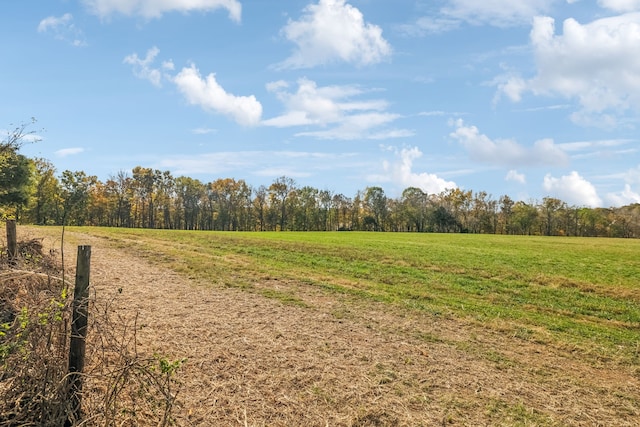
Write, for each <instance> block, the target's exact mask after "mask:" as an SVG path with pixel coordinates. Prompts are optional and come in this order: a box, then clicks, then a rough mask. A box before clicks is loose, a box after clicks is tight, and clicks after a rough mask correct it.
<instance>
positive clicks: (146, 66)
mask: <svg viewBox="0 0 640 427" xmlns="http://www.w3.org/2000/svg"><path fill="white" fill-rule="evenodd" d="M159 53H160V49H158V48H157V47H155V46H154V47H152V48H151V49H149V50H148V51H147V55H146V56H145V57H144V59H140V58H139V57H138V55H137V54H136V53H134V54H131V55H129V56H127V57H126V58H124V63H126V64H130V65H132V66H133V74H134V75H135V76H136V77H138V78H140V79H144V80H148V81H149V82H151V83H152V84H153V85H154V86H156V87H160V86H161V85H162V81H163V80H167V81H170V82H172V83H174V84H175V85H176V86H177V88H178V90H179V91H180V92H181V93H182V95H183V96H184V97H185V98H186V100H187V102H189V104H191V105H197V106H199V107H201V108H202V109H204V110H206V111H213V112H215V113H220V114H224V115H227V116H229V117H231V118H233V119H234V120H235V121H236V122H237V123H239V124H241V125H244V126H254V125H257V124H259V123H260V118H261V116H262V105H261V104H260V102H259V101H258V100H257V99H256V97H255V96H253V95H251V96H236V95H233V94H230V93H227V92H226V91H225V90H224V88H223V87H222V86H220V84H219V83H218V82H217V81H216V76H215V74H213V73H211V74H209V75H208V76H207V77H206V78H203V77H202V76H201V75H200V71H199V70H198V69H197V68H196V66H195V65H193V64H192V65H191V66H189V67H184V68H183V69H182V70H181V71H180V72H179V73H178V74H177V75H175V76H174V75H171V74H170V73H169V71H173V70H174V69H175V66H174V64H173V62H172V61H164V62H163V63H162V65H161V67H160V68H154V66H153V64H154V62H155V60H156V57H157V56H158V54H159Z"/></svg>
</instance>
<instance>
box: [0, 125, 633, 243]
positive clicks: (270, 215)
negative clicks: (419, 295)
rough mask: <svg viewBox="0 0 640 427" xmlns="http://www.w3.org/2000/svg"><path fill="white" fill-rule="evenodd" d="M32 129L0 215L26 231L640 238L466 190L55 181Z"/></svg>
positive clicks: (142, 172)
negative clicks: (29, 154)
mask: <svg viewBox="0 0 640 427" xmlns="http://www.w3.org/2000/svg"><path fill="white" fill-rule="evenodd" d="M26 127H27V125H21V126H18V127H16V128H15V129H14V130H12V131H11V132H8V133H7V136H6V137H5V138H4V139H3V140H2V141H0V209H2V213H3V214H4V215H5V216H6V215H11V216H14V217H16V219H19V220H20V221H21V222H24V223H33V224H39V225H63V224H67V225H93V226H107V227H136V228H164V229H180V230H221V231H349V230H353V231H394V232H440V233H492V234H494V233H495V234H521V235H547V236H560V235H564V236H589V237H596V236H603V237H625V238H638V237H640V204H632V205H628V206H623V207H616V208H589V207H582V206H571V205H568V204H567V203H565V202H563V201H562V200H559V199H557V198H553V197H545V198H543V199H542V201H529V202H524V201H514V200H513V199H511V198H510V197H509V196H506V195H503V196H500V197H499V198H497V199H496V198H494V197H492V196H491V195H490V194H488V193H486V192H484V191H479V192H475V191H472V190H462V189H459V188H452V189H448V190H445V191H442V192H440V193H438V194H428V193H426V192H424V191H422V190H421V189H420V188H416V187H409V188H406V189H405V190H404V191H403V192H402V194H401V196H400V197H395V198H394V197H388V196H387V195H386V194H385V192H384V190H383V189H382V188H381V187H377V186H372V187H367V188H365V189H364V190H361V191H358V192H357V193H356V194H355V195H354V196H353V197H348V196H345V195H344V194H339V193H334V192H332V191H330V190H320V189H317V188H314V187H310V186H299V185H298V184H297V183H296V182H295V181H294V180H293V179H292V178H289V177H286V176H282V177H279V178H277V179H275V180H274V181H273V182H272V183H271V184H270V185H269V186H265V185H261V186H259V187H252V186H251V185H249V184H247V183H246V182H245V181H244V180H242V179H240V180H236V179H233V178H220V179H216V180H215V181H212V182H202V181H200V180H198V179H194V178H190V177H187V176H178V177H174V176H172V174H171V173H170V172H169V171H160V170H157V169H152V168H146V167H142V166H136V167H135V168H133V169H132V170H131V171H130V172H126V171H120V172H118V173H117V174H116V175H114V176H111V177H110V178H109V179H108V180H106V181H105V182H102V181H100V180H99V179H98V178H97V177H96V176H92V175H87V174H86V173H85V172H83V171H69V170H65V171H63V172H62V173H60V174H58V172H57V170H56V168H55V167H54V165H53V164H52V163H51V162H50V161H48V160H46V159H41V158H35V159H29V158H26V157H25V156H22V155H21V154H19V149H20V147H21V146H22V144H23V143H25V142H26V141H27V138H26V137H27V136H28V135H30V133H26V132H25V129H26ZM29 142H30V141H29Z"/></svg>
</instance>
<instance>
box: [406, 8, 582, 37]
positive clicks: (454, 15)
mask: <svg viewBox="0 0 640 427" xmlns="http://www.w3.org/2000/svg"><path fill="white" fill-rule="evenodd" d="M557 1H558V0H517V1H514V0H485V1H478V0H448V1H447V2H446V3H445V5H444V6H443V7H442V8H440V9H439V10H438V11H437V12H436V13H434V14H433V15H430V16H423V17H420V18H419V19H417V20H416V21H415V22H412V23H410V24H405V25H400V26H398V27H397V30H398V31H399V32H401V33H403V34H405V35H408V36H425V35H429V34H439V33H444V32H447V31H451V30H455V29H457V28H459V27H460V26H461V25H462V23H463V22H466V23H469V24H471V25H491V26H495V27H500V28H506V27H514V26H522V25H528V24H530V22H531V20H532V19H533V17H534V16H538V15H543V14H547V13H549V12H550V11H551V9H552V6H553V4H554V3H556V2H557ZM569 2H571V1H569Z"/></svg>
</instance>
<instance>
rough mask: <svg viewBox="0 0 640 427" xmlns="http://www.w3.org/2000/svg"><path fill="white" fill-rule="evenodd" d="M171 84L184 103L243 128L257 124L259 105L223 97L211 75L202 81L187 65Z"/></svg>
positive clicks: (247, 98)
mask: <svg viewBox="0 0 640 427" xmlns="http://www.w3.org/2000/svg"><path fill="white" fill-rule="evenodd" d="M173 82H174V83H175V84H176V86H177V87H178V90H179V91H180V92H181V93H182V95H183V96H184V97H185V99H186V100H187V102H189V103H190V104H192V105H197V106H199V107H201V108H203V109H204V110H207V111H213V112H216V113H220V114H224V115H227V116H229V117H231V118H233V119H234V120H235V121H236V122H237V123H239V124H241V125H244V126H254V125H257V124H259V123H260V117H261V116H262V104H260V102H258V100H257V99H256V97H255V96H253V95H251V96H236V95H233V94H230V93H227V92H226V91H225V90H224V88H223V87H222V86H220V84H219V83H218V82H217V80H216V76H215V74H213V73H212V74H209V75H208V76H207V77H205V78H203V77H202V76H201V75H200V71H199V70H198V69H197V68H196V67H195V65H191V66H190V67H185V68H183V69H182V71H180V72H179V73H178V74H177V75H176V76H175V77H174V78H173Z"/></svg>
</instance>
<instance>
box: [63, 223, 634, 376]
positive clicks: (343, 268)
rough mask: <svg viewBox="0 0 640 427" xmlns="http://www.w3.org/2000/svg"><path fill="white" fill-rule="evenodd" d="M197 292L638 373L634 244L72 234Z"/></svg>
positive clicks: (348, 235)
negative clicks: (287, 283)
mask: <svg viewBox="0 0 640 427" xmlns="http://www.w3.org/2000/svg"><path fill="white" fill-rule="evenodd" d="M70 230H77V231H82V232H85V233H89V234H92V235H96V236H100V237H103V238H107V239H109V240H111V241H112V242H114V243H116V244H118V245H120V246H121V247H122V248H123V249H125V250H135V251H136V252H138V253H142V254H144V255H145V256H147V257H148V258H150V259H152V260H155V262H160V263H162V264H164V265H166V266H168V267H171V268H173V269H175V270H177V271H179V272H181V273H184V274H186V275H188V276H189V277H190V278H192V279H194V280H195V281H198V282H199V283H210V284H212V285H224V286H232V287H240V288H244V289H246V290H247V291H255V292H260V293H262V294H263V295H265V296H268V297H271V298H277V299H280V300H282V301H283V302H284V303H287V304H300V305H304V303H303V301H302V300H301V299H300V298H298V296H297V295H296V294H295V290H287V291H281V290H275V289H269V288H265V287H264V286H261V287H260V288H259V289H258V288H254V284H256V283H258V282H268V281H269V280H270V279H276V280H283V279H286V280H294V281H296V282H298V283H301V284H303V285H304V286H310V287H314V288H315V289H316V290H319V291H321V292H328V293H337V294H342V295H344V297H345V298H352V299H356V300H362V301H376V302H378V303H383V304H389V305H392V306H394V308H401V309H404V310H410V311H423V312H426V313H429V314H432V315H436V316H446V317H449V318H456V319H461V320H464V321H469V322H474V323H477V324H478V325H482V326H483V327H486V328H490V329H493V330H497V331H499V332H500V333H504V334H509V335H510V336H513V337H517V338H519V339H523V340H531V341H535V342H540V343H545V344H549V345H553V346H554V347H561V348H566V349H568V350H571V351H580V352H581V354H582V355H583V356H584V357H587V358H588V359H589V360H592V361H593V362H594V363H597V362H598V361H607V362H613V363H620V364H625V365H628V364H631V365H637V364H638V363H639V362H640V281H639V279H640V241H638V240H618V239H587V238H559V237H528V236H498V235H464V234H415V233H411V234H409V233H407V234H405V233H353V232H345V233H338V232H333V233H232V232H227V233H223V232H199V231H163V230H140V229H106V228H82V229H77V228H75V229H74V228H71V229H70Z"/></svg>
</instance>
